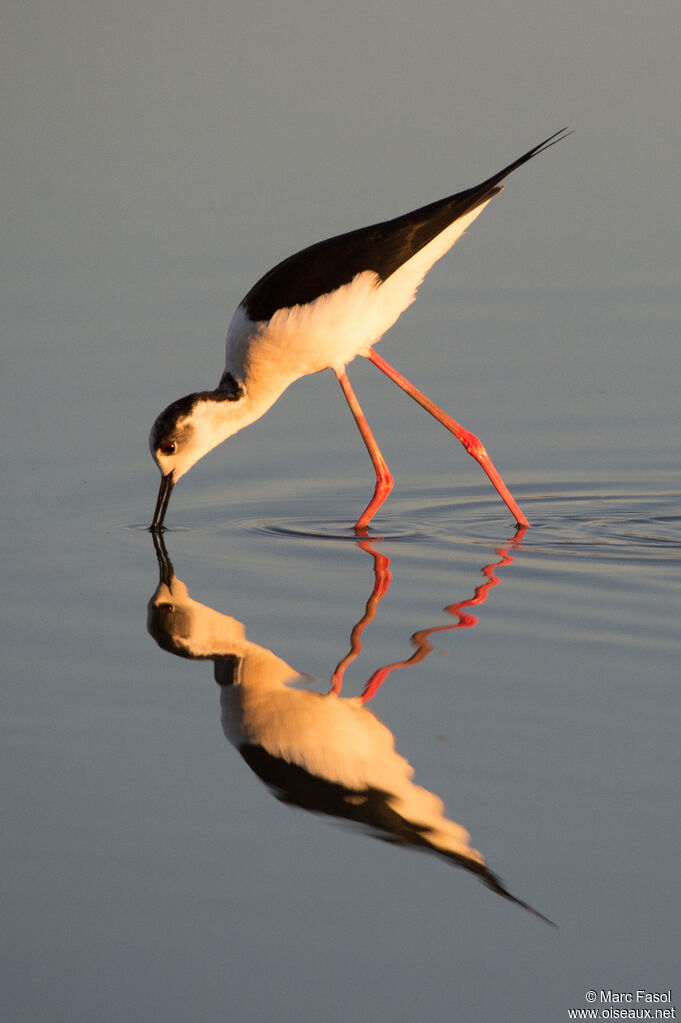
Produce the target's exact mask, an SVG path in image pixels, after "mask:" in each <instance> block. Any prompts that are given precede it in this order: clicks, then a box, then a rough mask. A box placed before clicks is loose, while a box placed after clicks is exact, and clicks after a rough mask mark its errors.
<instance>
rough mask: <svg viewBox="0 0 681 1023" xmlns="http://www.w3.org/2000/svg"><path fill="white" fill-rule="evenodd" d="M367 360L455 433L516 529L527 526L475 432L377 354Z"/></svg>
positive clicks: (527, 523) (371, 354)
mask: <svg viewBox="0 0 681 1023" xmlns="http://www.w3.org/2000/svg"><path fill="white" fill-rule="evenodd" d="M368 358H369V359H370V360H371V362H373V364H374V366H378V368H379V369H380V370H382V371H383V372H384V373H385V374H386V376H388V377H390V379H391V380H392V381H393V382H394V383H396V384H397V386H398V387H401V388H402V390H403V391H406V393H407V394H408V395H410V397H412V398H413V399H414V401H416V402H418V404H419V405H420V406H421V407H422V408H424V409H425V410H426V412H430V414H431V416H434V417H435V418H436V419H437V420H438V422H440V423H442V425H443V426H445V427H446V428H447V429H448V430H449V431H450V433H453V434H454V436H455V437H456V439H457V440H459V441H461V443H462V444H463V446H464V447H465V449H466V451H467V452H468V454H469V455H471V456H472V457H473V458H474V459H475V460H476V462H477V463H478V464H479V465H480V466H482V468H483V469H484V471H485V472H486V473H487V475H488V476H489V478H490V480H491V481H492V483H493V485H494V487H495V489H496V491H497V493H498V494H499V497H500V498H501V499H502V501H503V502H504V504H505V505H506V507H507V508H508V510H509V511H510V513H511V515H513V516H514V518H515V520H516V522H517V524H518V525H519V526H529V524H530V523H529V522H528V521H527V519H526V518H525V516H524V515H523V513H522V512H521V510H520V508H519V507H518V505H517V504H516V502H515V501H514V499H513V497H512V496H511V492H510V490H509V489H508V487H507V486H506V484H505V483H504V481H503V480H502V478H501V476H500V475H499V473H498V472H497V470H496V469H495V468H494V464H493V463H492V459H491V458H490V457H489V455H488V454H487V451H486V450H485V447H484V445H483V444H482V442H481V441H480V440H479V438H478V437H476V436H475V434H474V433H469V432H468V430H465V429H464V428H463V426H461V424H460V423H457V422H456V420H454V419H452V418H451V417H450V416H448V415H447V414H446V413H445V412H443V411H442V409H441V408H438V406H437V405H436V404H435V403H434V402H432V401H431V400H430V398H427V397H426V395H425V394H424V393H423V392H422V391H419V390H418V388H416V387H414V385H413V384H412V383H410V382H409V381H408V380H407V379H406V377H403V376H402V374H401V373H398V372H397V370H396V369H393V367H392V366H391V365H390V364H389V363H387V362H386V361H385V359H383V358H382V357H381V356H380V355H378V354H377V353H376V352H374V351H373V349H372V350H371V351H370V352H369V356H368ZM360 429H361V427H360Z"/></svg>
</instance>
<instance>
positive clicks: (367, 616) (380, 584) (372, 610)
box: [331, 540, 392, 696]
mask: <svg viewBox="0 0 681 1023" xmlns="http://www.w3.org/2000/svg"><path fill="white" fill-rule="evenodd" d="M359 546H360V547H361V548H362V550H363V551H367V552H368V553H369V554H371V556H372V558H373V559H374V588H373V590H372V591H371V596H370V597H369V599H368V600H367V602H366V607H365V609H364V614H363V616H362V617H361V618H360V620H359V621H358V622H357V624H356V625H355V627H354V628H353V630H352V632H351V634H350V650H349V651H348V653H347V654H346V655H345V657H344V658H343V659H342V660H341V661H339V662H338V665H337V666H336V670H335V671H334V673H333V675H332V676H331V692H332V693H333V694H334V695H335V696H338V695H340V692H341V689H342V688H343V675H344V674H345V669H346V668H347V666H348V664H350V663H351V662H352V661H354V660H355V658H356V657H358V656H359V654H360V653H361V651H362V633H363V632H364V628H365V626H366V625H368V624H369V622H372V621H373V620H374V618H375V617H376V611H377V609H378V605H379V603H380V601H381V600H382V599H383V597H384V596H385V595H386V593H387V592H388V587H389V586H390V580H391V578H392V576H391V574H390V558H389V557H388V555H387V554H381V552H380V551H376V550H374V548H373V547H372V546H371V544H370V543H369V541H368V540H361V541H360V542H359Z"/></svg>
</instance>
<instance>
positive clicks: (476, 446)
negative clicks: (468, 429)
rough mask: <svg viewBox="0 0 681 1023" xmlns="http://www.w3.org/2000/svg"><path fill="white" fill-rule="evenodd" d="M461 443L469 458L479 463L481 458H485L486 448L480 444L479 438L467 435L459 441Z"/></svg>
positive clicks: (471, 434) (472, 434)
mask: <svg viewBox="0 0 681 1023" xmlns="http://www.w3.org/2000/svg"><path fill="white" fill-rule="evenodd" d="M461 443H462V444H463V446H464V447H465V449H466V451H467V452H468V454H469V455H471V457H473V458H475V459H476V460H477V461H480V459H481V458H486V457H487V448H486V447H485V445H484V444H483V443H482V441H481V440H480V438H479V437H476V436H475V434H474V433H469V434H467V435H466V437H465V438H464V439H463V440H462V441H461Z"/></svg>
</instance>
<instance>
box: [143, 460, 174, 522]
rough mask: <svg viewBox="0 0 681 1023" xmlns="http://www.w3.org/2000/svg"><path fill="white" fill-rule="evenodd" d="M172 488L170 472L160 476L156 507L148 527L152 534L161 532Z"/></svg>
mask: <svg viewBox="0 0 681 1023" xmlns="http://www.w3.org/2000/svg"><path fill="white" fill-rule="evenodd" d="M174 486H175V483H174V482H173V474H172V472H169V473H168V475H167V476H161V486H160V487H159V488H158V497H157V498H156V507H155V509H154V521H153V522H152V523H151V525H150V526H149V529H150V531H151V532H152V533H162V532H163V520H164V518H165V517H166V508H167V507H168V501H169V500H170V495H171V494H172V492H173V487H174Z"/></svg>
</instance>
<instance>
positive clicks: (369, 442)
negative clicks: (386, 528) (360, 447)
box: [336, 372, 393, 533]
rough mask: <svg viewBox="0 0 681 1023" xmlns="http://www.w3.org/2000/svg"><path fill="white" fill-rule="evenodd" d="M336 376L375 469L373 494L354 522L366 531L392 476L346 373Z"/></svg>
mask: <svg viewBox="0 0 681 1023" xmlns="http://www.w3.org/2000/svg"><path fill="white" fill-rule="evenodd" d="M336 376H337V377H338V383H339V384H340V385H341V387H342V389H343V394H344V395H345V398H346V401H347V403H348V405H349V406H350V411H351V412H352V414H353V416H354V417H355V422H356V423H357V426H358V427H359V432H360V433H361V434H362V440H363V441H364V443H365V444H366V446H367V451H368V452H369V454H370V455H371V461H372V462H373V464H374V469H375V471H376V488H375V490H374V496H373V497H372V498H371V500H370V501H369V504H368V505H367V506H366V508H365V509H364V511H363V512H362V514H361V515H360V517H359V519H358V520H357V522H356V524H355V532H356V533H366V529H367V526H368V525H369V523H370V522H371V520H372V519H373V517H374V515H375V514H376V512H377V511H378V509H379V508H380V507H381V505H382V504H383V502H384V501H385V499H386V497H387V496H388V494H389V493H390V491H391V490H392V488H393V477H392V473H391V472H390V469H389V468H388V466H387V465H386V461H385V459H384V457H383V455H382V454H381V452H380V450H379V447H378V444H377V443H376V441H375V440H374V435H373V433H372V432H371V430H370V428H369V424H368V423H367V421H366V419H365V418H364V413H363V412H362V409H361V408H360V404H359V402H358V401H357V398H356V396H355V392H354V391H353V389H352V386H351V384H350V381H349V380H348V377H347V374H346V373H345V372H342V373H338V372H336Z"/></svg>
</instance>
